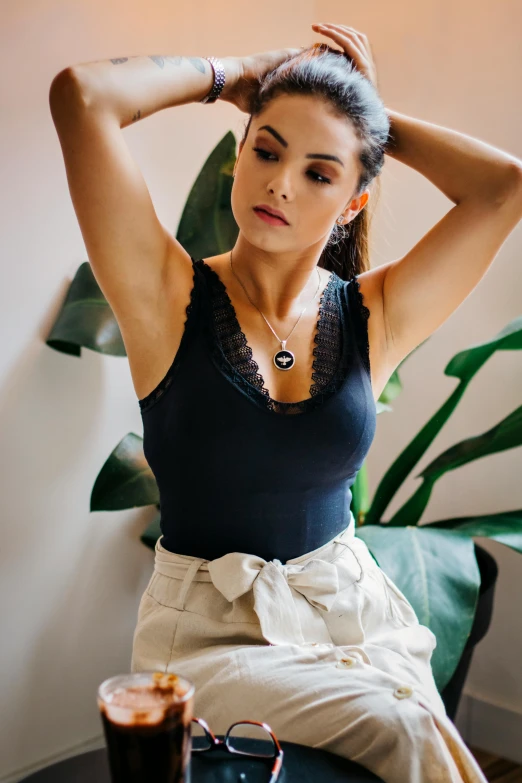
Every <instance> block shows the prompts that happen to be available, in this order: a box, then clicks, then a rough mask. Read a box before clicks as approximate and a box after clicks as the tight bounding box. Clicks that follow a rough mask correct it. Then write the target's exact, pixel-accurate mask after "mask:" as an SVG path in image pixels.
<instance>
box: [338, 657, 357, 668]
mask: <svg viewBox="0 0 522 783" xmlns="http://www.w3.org/2000/svg"><path fill="white" fill-rule="evenodd" d="M354 664H355V658H341V660H340V661H337V663H336V664H335V665H336V667H337V668H338V669H349V668H350V667H352V666H353V665H354Z"/></svg>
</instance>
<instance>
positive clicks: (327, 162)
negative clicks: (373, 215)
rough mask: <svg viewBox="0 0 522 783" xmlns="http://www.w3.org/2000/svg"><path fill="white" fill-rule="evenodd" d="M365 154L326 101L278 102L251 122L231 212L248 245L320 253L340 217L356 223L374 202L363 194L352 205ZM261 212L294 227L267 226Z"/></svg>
mask: <svg viewBox="0 0 522 783" xmlns="http://www.w3.org/2000/svg"><path fill="white" fill-rule="evenodd" d="M359 150H360V141H359V140H358V139H357V137H356V134H355V131H354V129H353V126H352V124H351V123H350V121H349V120H347V119H346V118H344V117H338V116H336V115H335V114H333V113H332V110H331V109H330V107H329V105H328V104H327V103H326V102H325V101H324V100H322V99H318V98H315V97H311V96H296V95H280V96H278V97H277V98H275V99H274V100H272V101H271V102H270V103H269V104H268V106H267V107H266V108H265V109H264V110H263V112H262V113H261V114H260V115H258V116H257V117H254V118H253V120H252V122H251V125H250V128H249V131H248V136H247V139H246V141H245V144H244V145H243V146H242V147H240V151H239V156H238V159H237V162H236V169H235V179H234V186H233V188H232V200H231V204H232V212H233V214H234V218H235V220H236V223H237V225H238V226H239V227H240V230H241V232H242V234H243V235H244V237H245V239H246V240H247V241H248V242H250V243H251V244H252V245H254V246H255V247H258V248H260V249H263V250H266V251H268V252H284V251H292V250H305V249H306V248H312V247H314V246H317V247H318V248H319V249H322V247H323V246H324V245H325V244H326V241H327V240H328V237H329V235H330V232H331V230H332V227H333V225H334V223H335V221H336V219H337V218H338V217H339V215H341V214H343V213H344V214H345V216H346V217H345V219H346V220H347V221H350V220H351V219H353V218H354V217H355V215H356V214H357V212H358V211H360V209H362V207H363V206H364V205H365V204H366V201H367V199H368V191H365V192H364V193H363V194H361V195H360V196H359V197H358V198H356V199H353V200H352V194H353V193H354V191H355V188H356V186H357V182H358V178H359V174H360V171H361V167H360V163H359ZM311 156H314V157H311ZM316 156H324V157H316ZM258 204H266V205H268V206H269V207H272V208H274V209H277V210H280V211H281V212H283V214H284V216H285V218H286V220H287V221H288V225H283V224H278V225H271V224H270V223H267V222H265V221H264V220H262V219H261V218H260V217H259V216H258V214H257V213H256V211H254V207H256V206H257V205H258ZM347 207H351V209H352V210H353V211H352V212H347V211H346V210H347Z"/></svg>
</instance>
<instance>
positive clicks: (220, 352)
mask: <svg viewBox="0 0 522 783" xmlns="http://www.w3.org/2000/svg"><path fill="white" fill-rule="evenodd" d="M196 263H198V264H201V267H202V268H203V269H204V270H206V271H207V272H208V275H207V279H208V280H209V283H210V298H211V304H212V322H213V327H214V332H215V336H216V337H217V339H215V340H211V345H212V352H213V356H214V358H215V360H216V362H217V364H218V366H219V367H220V368H221V369H222V370H223V371H224V373H225V374H227V375H229V376H230V375H232V378H233V380H234V382H235V383H236V384H237V385H238V386H240V387H241V389H242V390H243V391H244V392H246V394H247V395H248V396H249V397H251V398H252V399H253V400H254V401H255V402H257V403H259V404H261V405H262V406H263V407H266V408H267V409H268V410H271V411H274V412H275V413H282V414H295V413H304V412H306V411H309V410H311V409H313V408H315V407H317V406H318V405H319V404H320V403H321V402H322V401H323V400H324V399H326V398H328V397H330V396H331V395H332V394H334V393H335V392H336V391H337V390H338V389H339V387H340V385H341V383H342V382H343V380H344V378H345V376H346V372H347V369H348V356H347V353H348V352H347V351H346V350H343V347H345V346H343V342H344V341H343V338H342V334H343V328H342V325H343V322H342V316H341V308H340V306H339V298H340V297H339V289H340V288H341V287H342V286H343V285H344V281H343V280H342V279H341V278H340V277H339V276H338V275H336V274H335V273H332V274H331V276H330V279H329V280H328V282H327V284H326V286H325V287H324V289H323V291H322V293H321V297H320V300H319V312H318V319H317V323H316V334H315V336H314V342H315V344H316V345H315V347H314V349H313V356H314V361H313V362H312V368H313V372H312V385H311V386H310V395H311V396H310V397H308V398H307V399H305V400H300V401H298V402H282V401H280V400H274V399H273V398H272V397H270V393H269V391H268V389H267V388H266V387H265V384H264V379H263V376H262V375H261V374H260V372H259V365H258V364H257V362H256V361H255V359H254V358H253V355H252V349H251V348H250V346H249V345H248V342H247V339H246V336H245V334H244V333H243V331H242V329H241V327H240V325H239V321H238V319H237V316H236V311H235V309H234V306H233V304H232V302H231V300H230V297H229V296H228V293H227V290H226V287H225V285H224V284H223V282H222V280H221V278H220V277H219V275H218V274H217V272H215V270H214V269H213V268H212V267H210V266H209V265H208V264H206V263H205V261H204V260H203V259H200V261H197V262H196Z"/></svg>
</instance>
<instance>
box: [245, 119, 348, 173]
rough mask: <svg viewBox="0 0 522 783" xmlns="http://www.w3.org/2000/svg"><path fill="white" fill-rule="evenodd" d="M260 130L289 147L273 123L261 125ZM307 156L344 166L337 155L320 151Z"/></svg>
mask: <svg viewBox="0 0 522 783" xmlns="http://www.w3.org/2000/svg"><path fill="white" fill-rule="evenodd" d="M258 130H260V131H262V130H266V131H268V132H269V133H271V134H272V136H273V137H274V138H275V139H277V141H278V142H279V143H280V144H282V145H283V147H288V142H287V141H286V140H285V139H283V137H282V136H281V134H280V133H278V132H277V131H276V130H275V129H274V128H272V126H271V125H261V127H260V128H259V129H258ZM305 157H306V158H319V159H320V160H335V161H336V162H337V163H340V164H341V166H343V168H344V163H343V162H342V160H341V159H340V158H338V157H337V155H323V154H321V153H320V152H311V153H310V154H309V155H305Z"/></svg>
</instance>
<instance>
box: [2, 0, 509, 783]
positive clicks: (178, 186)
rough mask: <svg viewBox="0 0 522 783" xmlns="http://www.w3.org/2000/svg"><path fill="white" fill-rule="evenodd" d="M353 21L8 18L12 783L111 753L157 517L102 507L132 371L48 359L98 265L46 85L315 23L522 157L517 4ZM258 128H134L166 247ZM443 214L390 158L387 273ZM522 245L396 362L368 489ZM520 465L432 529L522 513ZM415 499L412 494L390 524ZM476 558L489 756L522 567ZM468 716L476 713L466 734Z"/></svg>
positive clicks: (496, 315)
mask: <svg viewBox="0 0 522 783" xmlns="http://www.w3.org/2000/svg"><path fill="white" fill-rule="evenodd" d="M153 9H154V10H153ZM174 9H175V10H174ZM346 9H347V6H346V4H345V3H341V2H334V0H331V2H321V1H320V0H317V2H312V0H306V1H303V0H287V2H286V3H280V2H275V0H265V2H264V3H263V4H262V5H261V6H259V5H258V4H255V3H253V2H241V0H235V2H230V0H229V2H227V3H225V4H222V3H221V4H216V3H214V2H211V0H204V2H199V3H197V4H193V3H190V2H189V0H184V2H178V3H176V4H175V5H173V4H171V3H169V4H167V3H163V2H160V0H156V2H155V3H153V2H152V3H151V2H149V3H148V4H147V5H145V3H138V2H129V1H127V2H126V3H122V2H115V1H113V2H112V3H110V4H107V3H102V2H100V0H91V2H81V3H80V2H79V3H74V4H71V3H67V2H63V1H62V2H60V1H59V0H47V1H45V0H33V1H32V2H31V3H29V2H19V3H16V4H15V3H11V4H6V5H4V7H3V9H2V25H1V28H0V68H1V72H2V76H3V78H2V82H1V88H0V89H1V91H2V96H1V97H2V102H1V105H2V108H3V112H2V114H3V117H2V125H1V130H0V133H1V134H2V135H1V146H0V155H1V168H2V173H3V177H2V183H3V187H2V190H1V193H0V200H1V214H2V218H1V220H2V231H1V238H0V242H1V259H2V260H1V270H2V284H1V285H0V304H1V306H0V318H1V319H2V327H1V329H2V337H3V339H2V352H1V354H0V373H1V376H0V380H1V385H0V441H1V443H2V457H1V460H2V464H1V471H0V481H1V483H2V487H1V492H2V517H1V519H2V523H3V524H2V547H1V560H0V562H1V570H0V596H1V599H0V600H1V601H2V605H1V628H2V634H1V639H2V641H1V643H0V671H1V672H2V674H1V678H0V701H1V704H2V716H3V722H2V724H3V725H2V731H1V732H0V780H5V781H7V780H13V781H14V780H18V779H19V778H20V777H21V776H22V774H23V772H24V771H25V772H28V771H29V770H31V769H33V768H37V767H39V766H42V765H43V764H44V763H45V762H46V760H48V759H50V758H57V757H63V756H65V755H69V754H71V753H73V752H76V750H77V749H78V748H81V747H89V746H91V745H96V744H99V738H100V733H101V724H100V722H99V717H98V713H97V708H96V703H95V692H96V686H97V685H98V683H99V682H100V681H101V680H102V679H104V678H105V677H108V676H110V675H112V674H115V673H117V672H121V671H125V670H128V668H129V664H130V649H131V641H132V633H133V630H134V625H135V620H136V612H137V607H138V603H139V599H140V597H141V594H142V592H143V590H144V588H145V585H146V583H147V581H148V579H149V576H150V573H151V570H152V564H153V554H152V552H151V551H150V550H148V549H146V548H145V547H144V546H143V544H141V542H140V541H139V535H140V534H141V532H142V531H143V529H144V528H145V527H146V525H147V523H148V521H149V520H150V519H151V518H152V517H153V516H154V514H155V509H150V508H148V509H135V510H129V511H123V512H117V513H90V512H89V500H90V494H91V490H92V487H93V484H94V481H95V479H96V476H97V475H98V472H99V470H100V468H101V466H102V464H103V463H104V462H105V460H106V458H107V456H108V455H109V453H110V452H111V451H112V449H113V448H114V447H115V445H116V444H117V443H118V442H119V440H120V439H121V438H122V437H123V436H124V435H126V434H127V433H128V432H136V433H138V434H141V433H142V428H141V419H140V416H139V408H138V404H137V400H136V398H135V394H134V390H133V387H132V383H131V377H130V372H129V369H128V363H127V361H126V360H125V359H123V360H122V359H118V358H117V357H103V356H101V355H100V354H98V353H95V352H92V351H89V350H84V351H83V352H82V357H81V360H80V361H78V360H77V359H75V358H73V357H70V356H66V355H65V354H62V353H58V352H56V351H53V350H52V349H50V348H49V347H47V346H46V345H45V340H46V339H47V336H48V333H49V329H50V327H51V325H52V323H53V322H54V319H55V317H56V314H57V313H58V311H59V309H60V307H61V304H62V301H63V297H64V295H65V293H66V291H67V289H68V287H69V284H70V281H71V279H72V277H73V276H74V274H75V272H76V270H77V268H78V266H79V265H80V264H81V263H82V262H83V261H86V260H87V255H86V252H85V247H84V244H83V240H82V236H81V232H80V230H79V226H78V223H77V220H76V216H75V213H74V210H73V207H72V203H71V200H70V196H69V191H68V187H67V181H66V176H65V169H64V165H63V159H62V156H61V149H60V146H59V142H58V138H57V136H56V131H55V129H54V126H53V123H52V120H51V116H50V113H49V106H48V90H49V86H50V83H51V80H52V78H53V76H54V75H55V74H56V73H57V72H58V71H59V70H61V69H62V68H64V67H65V66H67V65H71V64H74V63H78V62H85V61H92V60H97V59H105V58H108V57H114V56H124V55H131V54H184V55H209V54H215V55H217V56H226V55H233V54H236V55H241V54H248V53H252V52H256V51H263V50H265V49H274V48H279V47H283V46H303V45H305V44H307V43H309V42H310V41H312V40H320V39H319V38H318V37H316V36H314V35H312V33H311V30H310V23H311V22H313V21H331V22H338V23H342V24H347V25H351V26H353V27H355V28H356V29H358V30H361V31H363V32H365V33H366V34H367V35H368V36H369V38H370V41H371V42H372V47H373V51H374V55H375V57H376V60H377V65H378V69H379V84H380V89H381V92H382V95H383V98H384V100H385V103H386V105H387V106H389V107H390V108H395V109H396V110H398V111H401V112H404V113H406V114H411V115H413V116H418V117H420V118H421V119H425V120H428V121H433V122H436V123H439V124H442V125H448V126H450V127H454V128H456V129H458V130H461V131H463V132H466V133H470V134H472V135H475V136H477V137H479V138H481V139H483V140H485V141H488V142H490V143H492V144H495V145H497V146H499V147H501V148H504V149H506V150H507V151H509V152H511V153H512V154H514V155H517V156H518V157H521V156H522V150H521V148H520V130H521V127H520V126H521V119H520V110H519V108H518V105H519V96H520V93H519V83H518V82H519V80H520V76H521V69H520V65H521V63H520V54H519V48H518V47H517V43H518V40H517V30H518V29H520V22H521V16H522V9H521V8H520V6H519V5H515V2H514V1H513V2H503V3H502V4H499V5H497V6H495V8H494V9H493V8H492V7H491V6H482V5H481V4H479V5H477V4H476V3H472V2H471V0H459V2H453V3H451V4H450V3H446V2H443V3H441V2H438V3H428V2H423V3H422V4H418V3H414V2H413V0H399V2H397V3H395V4H393V6H391V5H390V4H389V3H385V2H384V1H383V0H381V1H380V2H374V3H372V4H359V5H352V6H351V7H350V8H349V10H346ZM245 119H246V115H242V114H240V113H239V112H237V110H236V109H234V108H233V107H232V106H230V105H229V104H225V103H221V104H219V103H218V104H217V105H216V106H212V107H210V106H201V105H197V104H191V105H188V106H184V107H179V108H177V109H175V110H172V109H171V110H169V111H165V112H161V113H157V114H155V115H153V116H152V117H149V118H147V119H146V120H143V121H142V122H140V123H138V124H137V125H135V126H132V127H129V128H126V129H125V130H124V131H123V133H124V136H125V139H126V141H127V143H128V145H129V148H130V149H131V151H132V154H133V155H134V157H135V159H136V160H137V162H138V164H139V165H140V167H141V170H142V171H143V173H144V176H145V178H146V180H147V183H148V185H149V189H150V191H151V195H152V197H153V200H154V204H155V207H156V210H157V212H158V215H159V217H160V219H161V220H162V222H164V223H165V225H167V226H169V227H170V228H171V230H172V231H173V232H175V230H176V227H177V223H178V220H179V216H180V214H181V210H182V208H183V205H184V203H185V199H186V197H187V194H188V191H189V188H190V187H191V185H192V183H193V181H194V178H195V177H196V175H197V173H198V172H199V170H200V167H201V165H202V164H203V161H204V160H205V158H206V157H207V155H208V153H209V152H210V150H211V149H212V148H213V147H214V145H215V144H216V143H217V141H218V140H219V139H220V138H221V137H222V136H223V135H224V134H225V133H226V132H227V131H228V130H229V129H232V130H233V131H234V132H235V133H236V135H237V136H239V134H240V133H241V130H242V128H243V124H244V120H245ZM187 146H188V148H189V150H190V154H189V155H187V154H186V152H185V149H186V148H187ZM450 206H451V204H450V202H448V201H447V200H446V198H445V197H444V196H443V195H442V194H441V193H440V192H439V191H437V190H436V188H434V187H433V186H432V185H431V183H429V182H427V181H426V180H425V179H424V178H423V177H421V176H420V175H419V174H417V173H416V172H415V171H413V170H412V169H408V167H406V166H403V165H401V164H399V163H397V162H396V161H393V160H391V159H387V162H386V166H385V171H384V173H383V189H382V197H381V202H380V204H379V207H378V213H377V220H376V222H375V228H374V240H373V242H374V250H373V265H378V264H380V263H383V262H385V261H388V260H390V259H392V258H397V257H398V256H399V255H400V254H401V253H404V252H406V251H407V250H408V249H409V248H410V247H411V246H412V245H413V244H414V243H415V242H416V241H418V239H420V237H421V236H422V235H423V234H424V233H425V232H426V231H427V230H428V229H429V228H430V227H431V226H432V225H433V224H434V223H435V222H436V221H437V220H439V219H440V217H441V216H442V215H443V214H444V213H445V212H446V211H447V210H448V209H449V208H450ZM521 239H522V234H521V231H520V228H517V229H516V230H515V231H514V232H513V234H512V235H511V236H510V237H509V239H508V240H507V241H506V243H505V245H504V246H503V247H502V249H501V251H500V253H499V256H498V257H497V259H496V261H495V263H494V265H493V267H492V268H491V269H490V271H489V272H488V273H487V275H486V277H485V278H484V279H483V280H482V281H481V283H480V284H479V286H478V287H477V288H476V290H475V291H474V292H473V294H472V295H471V296H470V297H469V298H468V299H467V300H466V302H465V303H464V304H463V305H462V306H461V307H460V308H459V310H458V311H457V312H456V313H455V314H454V315H453V316H452V317H451V318H450V319H449V321H448V322H446V324H444V325H443V327H441V329H440V330H438V332H437V333H436V334H435V335H434V336H433V337H432V338H431V340H430V341H429V343H428V344H427V345H426V346H424V347H423V348H422V349H420V350H419V351H418V352H417V353H416V354H415V358H412V359H411V361H410V362H407V363H406V364H405V365H404V368H403V372H402V374H401V375H402V379H403V382H404V385H405V390H404V392H403V394H402V395H401V396H400V397H399V398H398V399H397V401H396V402H395V403H394V413H393V414H383V415H382V416H380V417H379V420H378V430H377V434H376V439H375V442H374V445H373V447H372V450H371V452H370V455H369V460H368V464H369V470H370V476H371V484H372V489H375V486H376V484H377V482H378V480H379V478H380V476H381V475H382V473H383V472H384V470H386V468H387V467H388V465H389V464H390V462H391V461H392V460H393V459H394V457H395V456H396V454H397V452H398V450H401V449H402V448H403V447H404V445H406V443H408V442H409V440H410V439H411V437H412V436H413V435H414V434H415V433H416V432H417V430H418V428H419V427H420V426H421V425H422V424H423V423H424V422H425V421H426V420H427V418H428V417H429V416H430V415H431V413H432V412H433V411H434V410H435V409H436V408H437V407H438V406H439V405H440V403H441V402H442V401H443V400H444V399H445V398H446V397H447V395H448V394H449V393H450V391H451V390H452V389H453V388H454V384H455V381H454V380H453V379H449V378H447V377H446V376H444V374H443V368H444V366H445V364H446V363H447V361H448V360H449V358H451V356H453V354H454V353H455V352H456V351H457V350H460V349H462V348H465V347H466V346H468V345H470V344H471V343H475V342H479V341H482V340H484V339H486V338H488V337H490V336H492V335H494V334H495V333H496V332H497V331H498V330H499V329H500V328H502V326H504V325H505V324H506V323H507V322H508V321H510V320H511V319H512V318H514V317H515V316H517V315H520V312H521V297H520V283H521V277H522V274H521V271H520V269H521V268H520V260H519V256H520V244H521ZM517 251H518V252H517ZM448 285H451V280H448ZM521 367H522V365H521V361H520V356H519V355H517V354H516V353H514V352H513V353H508V352H504V353H503V354H500V355H498V356H495V357H494V358H493V359H492V360H490V362H489V363H488V364H487V365H486V366H485V367H484V368H483V369H482V370H481V372H480V373H479V375H478V376H477V377H476V379H475V380H474V381H473V383H472V385H471V387H470V388H469V389H468V391H467V392H466V396H465V398H464V400H463V402H462V403H461V405H460V408H459V409H458V410H457V412H456V413H455V414H454V416H453V417H452V419H451V422H450V424H449V425H448V426H447V427H446V429H445V430H444V431H443V432H442V433H441V434H440V436H439V438H438V439H437V441H436V442H435V444H434V445H433V447H432V448H431V449H430V452H429V453H428V454H427V455H426V458H425V461H424V462H423V463H422V464H420V465H419V470H420V469H421V468H422V467H423V466H424V464H427V462H428V461H430V460H431V459H432V458H433V456H435V455H436V454H438V453H440V451H442V450H443V449H444V448H446V447H447V446H449V445H451V444H452V443H454V442H456V441H457V440H460V439H461V438H463V437H466V436H467V435H471V434H476V433H478V432H482V431H483V430H486V429H487V428H489V427H490V426H492V425H493V424H494V423H496V422H497V421H498V420H500V419H501V418H502V417H503V416H505V415H506V414H507V413H508V412H509V411H511V410H512V409H513V408H515V407H516V406H517V405H519V404H520V393H518V394H517V391H518V392H519V390H520V388H521V383H520V381H521V374H522V371H521ZM520 467H521V458H520V451H517V452H515V451H513V452H506V453H504V454H499V455H496V456H495V457H493V458H487V459H484V460H482V461H480V462H478V463H475V464H473V465H471V466H467V467H465V468H462V469H461V470H459V471H455V472H454V473H453V474H450V475H449V476H446V477H445V478H444V479H443V481H441V482H440V484H439V485H438V486H437V488H436V490H435V492H434V494H433V497H432V500H431V502H430V505H429V507H428V509H427V511H426V514H425V517H423V521H429V520H433V519H438V518H442V517H446V516H453V515H458V514H463V515H464V514H472V513H484V512H486V511H492V512H495V511H499V510H507V509H514V508H521V507H522V487H521V485H520V482H519V480H518V479H519V474H520ZM414 487H415V480H414V479H411V480H410V481H409V482H408V483H407V485H406V487H405V488H404V492H403V493H402V494H401V495H400V496H398V497H397V498H395V500H394V503H393V504H392V506H390V509H389V513H390V514H391V513H393V512H394V511H395V510H396V509H397V508H398V507H399V504H402V502H404V500H405V499H406V498H407V497H408V495H409V494H410V492H411V491H412V490H413V488H414ZM477 542H478V543H480V544H481V545H483V546H485V547H486V548H487V549H488V550H489V551H490V552H492V554H493V555H494V556H495V557H496V558H497V561H498V563H499V566H500V576H499V581H498V587H497V601H496V606H495V613H494V617H493V622H492V626H491V629H490V632H489V634H488V636H487V638H486V639H485V640H484V641H483V642H482V643H481V645H480V646H479V647H478V648H477V650H476V653H475V658H474V660H473V664H472V668H471V671H470V675H469V678H468V682H467V684H466V688H465V692H466V694H468V696H469V697H470V699H468V700H467V702H466V703H470V700H471V697H475V702H476V704H479V705H480V709H481V710H482V711H481V713H480V715H481V723H480V726H481V731H482V733H480V732H479V730H478V723H477V732H476V734H475V736H471V740H472V741H473V740H476V739H477V738H482V737H484V741H483V742H482V746H483V747H487V744H488V743H489V744H490V746H491V744H492V743H493V744H495V742H497V745H496V747H498V746H499V745H498V743H500V742H501V740H502V737H500V732H499V733H498V736H496V735H495V727H496V726H498V725H499V721H498V719H496V720H495V722H491V725H489V724H488V712H487V706H488V704H492V705H495V707H496V710H497V712H498V710H499V709H500V710H504V711H503V712H502V714H503V715H505V716H508V717H509V720H510V721H511V723H510V724H509V725H514V723H513V721H515V719H516V718H517V716H518V718H520V719H522V681H521V677H520V660H521V657H522V655H521V654H522V630H521V628H520V623H516V622H514V611H515V610H516V609H517V604H516V602H515V607H514V608H513V603H512V597H513V595H515V596H516V595H517V594H518V593H520V590H521V588H522V577H521V576H520V566H521V565H522V560H521V559H520V556H517V555H516V554H515V553H513V552H512V551H511V550H508V549H506V548H505V547H503V546H501V545H499V544H496V543H493V542H490V541H489V540H487V539H482V538H481V539H477ZM509 710H511V711H512V713H509ZM470 714H471V713H470ZM476 714H477V715H478V712H476ZM495 714H496V715H497V713H495ZM51 716H52V719H51ZM470 721H471V718H470V717H469V716H468V715H467V716H466V726H467V727H468V728H469V729H470V731H471V728H470V726H471V723H470ZM471 733H472V732H471ZM503 735H504V736H505V731H504V732H503ZM467 739H469V737H467ZM481 741H482V740H481ZM493 749H495V748H493ZM517 752H518V753H520V751H519V750H518V748H517V747H516V742H515V741H513V743H512V746H509V747H508V748H507V749H506V748H504V754H505V755H509V754H510V753H511V755H512V757H515V754H516V753H517ZM521 760H522V759H521Z"/></svg>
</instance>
